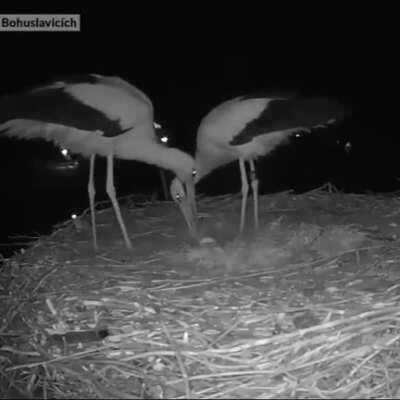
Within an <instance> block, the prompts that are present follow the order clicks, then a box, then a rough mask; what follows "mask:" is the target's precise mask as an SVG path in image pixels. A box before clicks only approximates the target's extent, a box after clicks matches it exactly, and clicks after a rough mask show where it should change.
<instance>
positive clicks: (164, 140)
mask: <svg viewBox="0 0 400 400" xmlns="http://www.w3.org/2000/svg"><path fill="white" fill-rule="evenodd" d="M168 140H169V139H168V136H165V135H164V136H162V137H161V141H162V142H163V143H168Z"/></svg>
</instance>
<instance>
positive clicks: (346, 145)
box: [344, 141, 353, 153]
mask: <svg viewBox="0 0 400 400" xmlns="http://www.w3.org/2000/svg"><path fill="white" fill-rule="evenodd" d="M352 147H353V145H352V144H351V142H350V141H348V142H346V144H345V145H344V151H345V152H346V153H350V150H351V148H352Z"/></svg>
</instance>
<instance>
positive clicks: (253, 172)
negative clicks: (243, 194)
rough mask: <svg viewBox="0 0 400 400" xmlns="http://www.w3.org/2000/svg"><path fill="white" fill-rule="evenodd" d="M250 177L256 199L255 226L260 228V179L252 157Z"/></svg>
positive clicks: (254, 198) (254, 199)
mask: <svg viewBox="0 0 400 400" xmlns="http://www.w3.org/2000/svg"><path fill="white" fill-rule="evenodd" d="M249 163H250V179H251V189H252V191H253V201H254V228H255V229H258V226H259V224H258V179H257V173H256V167H255V166H254V161H253V160H251V159H250V161H249Z"/></svg>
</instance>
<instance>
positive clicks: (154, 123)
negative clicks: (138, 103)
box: [153, 122, 162, 129]
mask: <svg viewBox="0 0 400 400" xmlns="http://www.w3.org/2000/svg"><path fill="white" fill-rule="evenodd" d="M153 125H154V128H156V129H161V128H162V126H161V125H160V124H158V123H157V122H153Z"/></svg>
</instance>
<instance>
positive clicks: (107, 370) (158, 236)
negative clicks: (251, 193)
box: [0, 189, 400, 399]
mask: <svg viewBox="0 0 400 400" xmlns="http://www.w3.org/2000/svg"><path fill="white" fill-rule="evenodd" d="M198 208H199V210H200V212H201V217H202V223H201V228H200V230H201V232H202V234H203V236H204V237H206V238H209V239H206V240H203V242H201V243H200V244H194V243H190V242H188V241H187V240H185V238H186V235H187V234H186V230H185V227H184V225H183V222H182V221H181V220H180V216H179V214H178V211H177V210H176V207H175V206H174V205H173V204H171V203H168V202H163V203H154V202H153V203H151V202H148V204H146V206H145V207H135V206H134V205H132V204H130V209H128V210H126V209H125V212H126V213H129V215H130V216H131V217H132V227H129V228H128V229H129V231H130V233H131V237H132V238H133V241H134V247H135V248H134V251H133V253H132V254H129V253H126V251H124V250H123V244H122V241H120V240H119V239H115V240H114V239H112V240H111V241H110V243H109V244H108V245H106V246H104V247H103V249H104V251H103V252H102V253H101V254H98V255H93V254H92V253H91V250H90V246H91V237H90V225H88V223H87V221H88V220H89V218H88V216H87V215H86V214H83V215H82V216H81V217H80V218H81V224H80V225H79V226H77V225H76V220H74V221H67V222H65V223H64V224H62V225H60V226H58V227H57V229H56V230H55V232H54V233H53V234H52V235H49V236H47V237H40V238H39V240H37V241H36V242H35V244H34V245H33V246H32V247H30V248H29V249H27V250H25V251H23V252H22V253H20V254H16V255H15V256H14V257H12V258H10V259H6V260H3V267H2V269H1V287H0V290H1V292H0V302H1V304H0V307H1V309H2V310H3V312H2V325H1V333H0V341H1V348H0V384H1V390H2V397H3V398H5V397H41V398H48V397H52V398H110V397H111V398H182V399H184V398H398V397H399V396H400V389H399V387H400V379H399V372H398V370H399V361H398V353H399V351H400V342H399V339H400V302H399V298H400V284H399V272H398V264H399V260H400V252H399V250H398V240H397V235H398V234H399V228H398V226H397V223H396V217H397V213H398V210H400V208H399V202H398V200H397V199H396V198H395V197H390V196H388V197H377V196H369V195H349V194H341V193H332V192H329V191H328V192H327V191H326V190H323V189H318V190H315V191H312V192H309V193H305V194H302V195H293V194H291V193H288V192H285V193H278V194H274V195H268V196H263V197H261V199H260V214H261V215H262V225H261V226H262V228H261V229H260V231H259V232H258V233H257V234H255V233H251V229H250V227H249V231H248V233H247V234H246V235H243V236H242V237H240V238H238V237H236V234H235V232H234V231H233V229H232V227H233V226H235V227H236V229H237V228H238V226H237V223H238V222H239V221H238V219H239V214H238V210H240V198H238V197H237V196H230V195H227V196H220V197H216V198H203V199H201V200H200V201H199V207H198ZM363 209H364V210H366V212H365V213H364V214H363V212H362V211H360V210H363ZM230 213H232V214H230ZM99 214H100V215H99V220H100V222H101V221H102V222H103V223H104V225H107V226H105V227H104V228H103V229H104V230H106V229H111V228H110V227H109V224H111V225H112V226H114V227H115V229H116V230H117V229H118V228H117V227H116V223H115V222H114V220H113V215H112V212H111V211H110V210H108V209H103V210H101V211H100V212H99ZM247 223H248V224H249V225H250V226H251V219H250V218H249V219H248V221H247ZM133 225H134V226H133ZM128 226H129V224H128ZM110 234H111V233H110ZM116 237H117V236H116ZM210 238H211V239H210ZM83 249H86V250H87V252H86V253H85V252H84V251H83ZM150 250H151V251H150Z"/></svg>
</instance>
